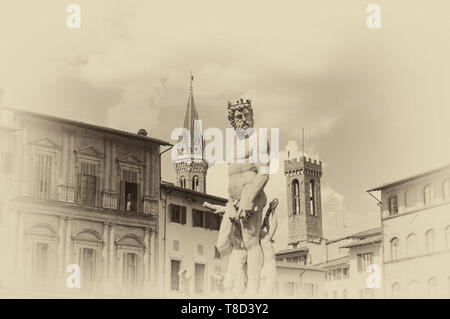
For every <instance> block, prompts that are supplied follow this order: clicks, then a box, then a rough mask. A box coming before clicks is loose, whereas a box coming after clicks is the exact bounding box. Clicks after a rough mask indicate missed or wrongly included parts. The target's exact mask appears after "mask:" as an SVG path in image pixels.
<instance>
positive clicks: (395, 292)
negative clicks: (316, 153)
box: [392, 282, 400, 299]
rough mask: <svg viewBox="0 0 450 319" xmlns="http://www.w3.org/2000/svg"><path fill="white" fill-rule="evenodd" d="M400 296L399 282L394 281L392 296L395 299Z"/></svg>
mask: <svg viewBox="0 0 450 319" xmlns="http://www.w3.org/2000/svg"><path fill="white" fill-rule="evenodd" d="M399 297H400V283H399V282H394V283H393V284H392V298H394V299H396V298H399Z"/></svg>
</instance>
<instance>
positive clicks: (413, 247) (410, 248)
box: [406, 234, 418, 256]
mask: <svg viewBox="0 0 450 319" xmlns="http://www.w3.org/2000/svg"><path fill="white" fill-rule="evenodd" d="M417 253H418V240H417V235H416V234H409V235H408V237H407V238H406V254H407V255H408V256H414V255H417Z"/></svg>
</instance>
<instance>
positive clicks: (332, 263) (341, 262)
mask: <svg viewBox="0 0 450 319" xmlns="http://www.w3.org/2000/svg"><path fill="white" fill-rule="evenodd" d="M349 261H350V258H349V256H348V255H347V256H344V257H339V258H336V259H331V260H328V261H326V262H323V263H320V264H316V266H320V267H322V268H327V267H334V266H338V265H345V264H348V263H349Z"/></svg>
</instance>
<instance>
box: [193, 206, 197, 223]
mask: <svg viewBox="0 0 450 319" xmlns="http://www.w3.org/2000/svg"><path fill="white" fill-rule="evenodd" d="M192 227H197V210H196V209H192Z"/></svg>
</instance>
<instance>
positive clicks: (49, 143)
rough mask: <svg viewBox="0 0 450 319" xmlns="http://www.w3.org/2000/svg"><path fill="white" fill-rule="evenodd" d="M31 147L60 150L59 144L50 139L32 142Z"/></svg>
mask: <svg viewBox="0 0 450 319" xmlns="http://www.w3.org/2000/svg"><path fill="white" fill-rule="evenodd" d="M31 145H33V146H37V147H42V148H48V149H52V150H58V149H59V148H60V147H59V145H58V144H56V143H55V142H53V141H52V140H51V139H49V138H48V137H45V138H42V139H40V140H36V141H34V142H31Z"/></svg>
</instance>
